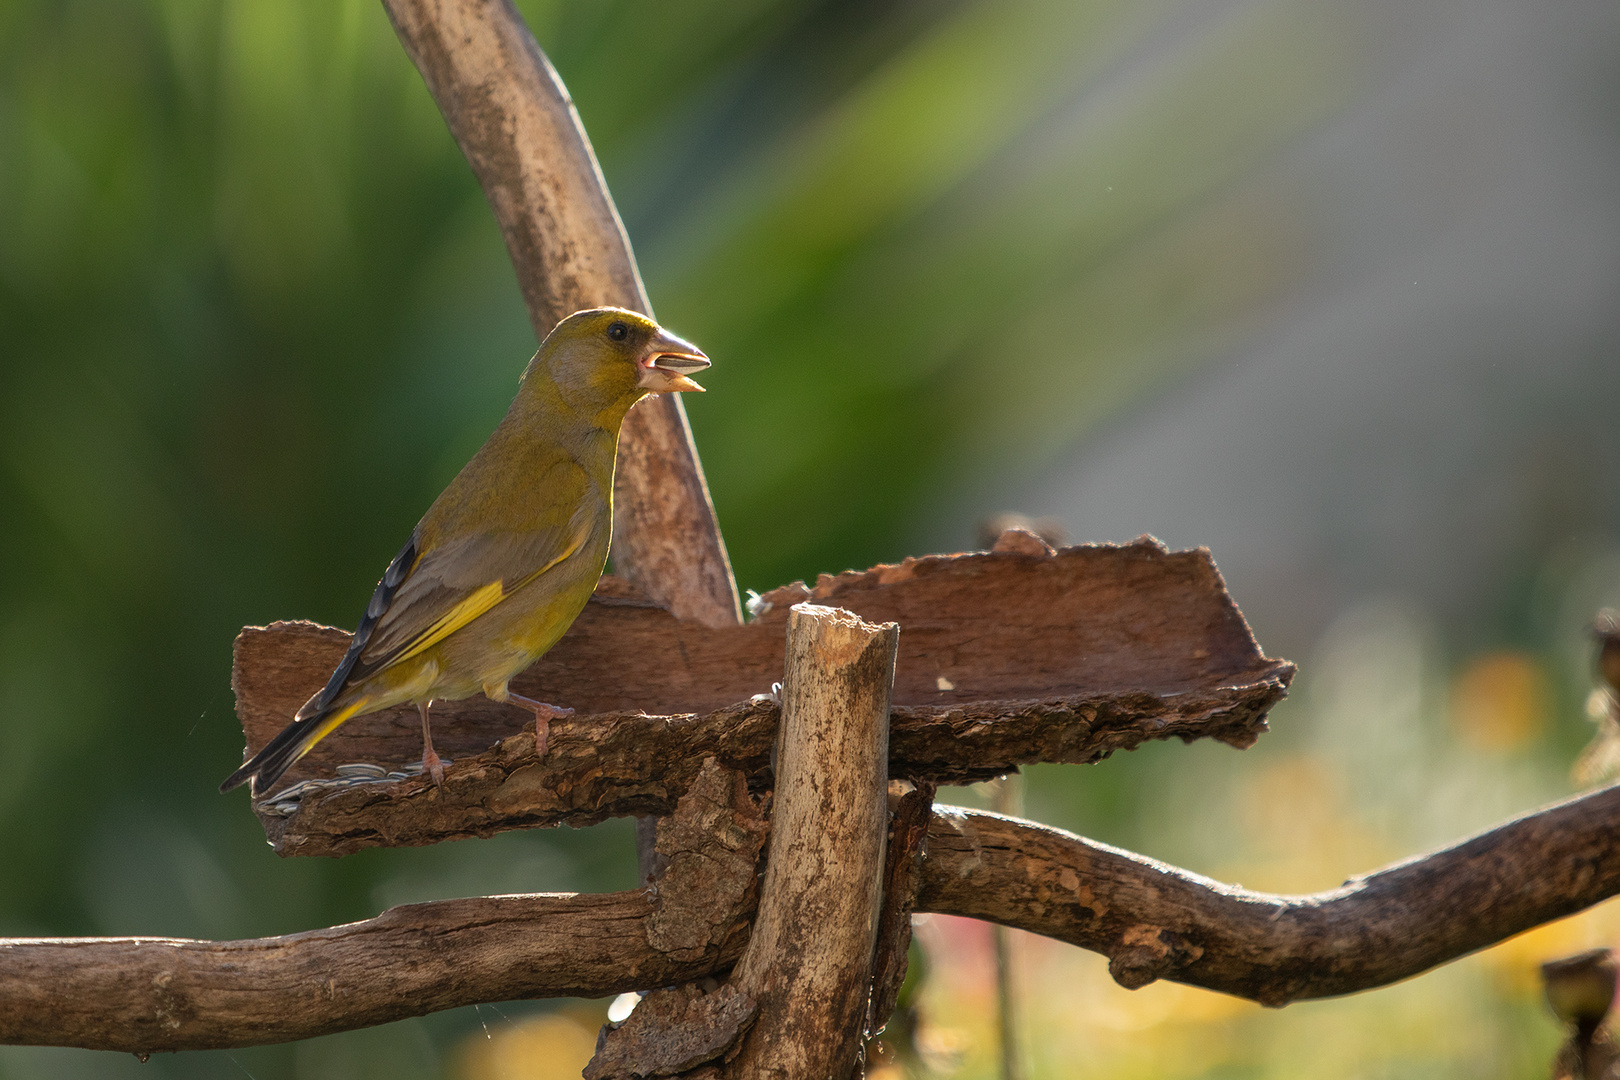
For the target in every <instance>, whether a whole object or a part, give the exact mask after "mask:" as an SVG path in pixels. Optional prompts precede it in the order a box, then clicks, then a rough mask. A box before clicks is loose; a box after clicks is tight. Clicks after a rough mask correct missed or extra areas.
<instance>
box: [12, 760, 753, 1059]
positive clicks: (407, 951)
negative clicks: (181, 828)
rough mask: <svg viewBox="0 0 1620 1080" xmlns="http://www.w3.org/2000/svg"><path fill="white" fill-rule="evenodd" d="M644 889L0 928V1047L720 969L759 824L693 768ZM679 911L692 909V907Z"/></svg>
mask: <svg viewBox="0 0 1620 1080" xmlns="http://www.w3.org/2000/svg"><path fill="white" fill-rule="evenodd" d="M666 831H667V836H668V840H669V842H670V849H669V850H668V851H667V852H666V854H668V855H669V856H670V858H671V866H672V867H675V866H679V865H683V864H687V865H690V864H693V863H697V864H702V865H703V866H704V867H706V868H710V869H711V870H712V872H703V871H701V870H700V871H697V872H690V871H689V872H686V873H682V874H671V875H670V876H669V877H667V878H666V879H665V880H663V881H661V882H660V883H659V887H658V888H657V889H640V890H635V891H631V892H621V893H609V894H605V895H596V896H581V895H578V894H554V895H525V896H493V897H479V898H477V899H468V900H441V901H436V902H434V903H427V904H408V905H404V906H401V907H396V908H390V909H389V910H388V911H386V912H384V913H383V914H382V915H379V916H378V917H377V918H375V919H367V920H365V921H364V922H357V923H349V924H347V925H345V926H334V927H331V928H329V929H325V930H314V931H310V932H308V933H303V934H288V935H286V936H284V937H274V938H261V939H257V940H251V941H187V940H176V939H168V938H65V939H59V940H48V939H0V1043H13V1044H17V1043H22V1044H35V1045H49V1046H81V1047H87V1048H89V1049H93V1050H125V1051H129V1052H131V1053H143V1054H144V1053H153V1052H156V1051H162V1050H187V1049H201V1048H206V1047H230V1046H256V1045H259V1044H262V1043H272V1042H286V1041H289V1040H293V1039H307V1038H310V1037H312V1036H315V1035H324V1034H327V1033H329V1032H334V1031H347V1030H350V1029H352V1028H357V1027H366V1026H368V1025H371V1024H382V1023H387V1022H389V1021H391V1020H399V1019H403V1018H405V1017H408V1016H422V1015H425V1014H427V1013H430V1012H436V1011H438V1010H440V1009H452V1008H456V1007H458V1006H463V1005H471V1004H474V1003H478V1002H487V1001H509V1000H513V999H516V998H531V997H559V996H570V997H604V996H607V995H610V994H620V993H624V992H626V991H629V990H638V989H644V988H646V987H649V986H667V985H669V984H671V983H676V982H683V981H686V980H690V979H695V978H699V977H701V976H703V975H705V974H708V973H709V972H712V971H714V970H715V969H717V968H725V967H729V966H730V965H731V964H732V963H733V962H735V960H736V958H737V956H738V955H739V954H740V953H741V951H742V948H743V946H744V944H746V942H747V940H748V920H749V918H750V917H751V916H752V914H753V908H754V906H755V903H756V902H757V893H756V889H755V884H754V882H755V867H756V865H757V863H758V859H759V854H760V849H761V847H762V846H763V842H764V838H765V835H766V832H767V827H766V825H765V822H764V818H763V816H762V814H761V812H760V808H759V807H758V806H757V805H756V804H755V803H754V801H753V800H752V799H750V798H749V797H748V795H747V792H746V789H745V787H744V785H743V784H742V782H741V777H739V776H737V775H736V774H734V773H729V772H727V771H726V770H724V769H721V768H719V767H718V766H716V765H715V764H714V763H712V762H710V763H708V764H707V765H706V766H705V768H704V769H703V771H702V773H701V775H700V776H699V778H698V780H697V782H696V783H695V784H694V785H693V791H692V794H690V795H689V796H688V797H687V798H685V799H683V800H681V804H680V807H679V809H677V810H676V812H675V814H674V816H673V817H672V818H671V819H670V820H669V821H666V822H665V823H664V829H663V831H661V832H660V841H661V842H662V841H664V840H665V833H666ZM695 913H696V915H695Z"/></svg>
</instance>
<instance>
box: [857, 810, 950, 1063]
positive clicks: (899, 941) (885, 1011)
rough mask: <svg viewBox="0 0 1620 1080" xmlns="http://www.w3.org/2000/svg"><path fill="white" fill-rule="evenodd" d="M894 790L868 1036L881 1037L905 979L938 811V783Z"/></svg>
mask: <svg viewBox="0 0 1620 1080" xmlns="http://www.w3.org/2000/svg"><path fill="white" fill-rule="evenodd" d="M894 787H895V785H894V783H893V782H891V784H890V793H889V839H888V842H887V844H885V845H884V855H883V912H882V914H881V915H880V916H879V918H878V930H877V948H876V950H875V952H874V953H873V956H872V999H871V1002H870V1003H869V1004H868V1006H867V1010H866V1031H865V1036H866V1038H868V1039H873V1038H876V1037H877V1035H878V1033H879V1032H881V1031H882V1030H883V1026H884V1025H885V1024H887V1023H888V1022H889V1016H890V1015H891V1014H892V1013H893V1012H894V1007H895V1004H896V1003H897V1002H898V1001H899V1000H900V985H901V984H902V983H904V982H905V981H906V967H907V955H908V951H909V950H910V948H911V914H912V912H913V911H915V910H916V906H917V885H918V882H919V880H920V879H921V876H922V862H923V854H924V852H925V851H926V850H927V839H928V823H929V820H930V818H931V817H932V816H933V809H934V785H933V784H928V783H924V784H921V785H918V786H915V787H911V788H910V790H902V791H899V792H896V791H895V790H894Z"/></svg>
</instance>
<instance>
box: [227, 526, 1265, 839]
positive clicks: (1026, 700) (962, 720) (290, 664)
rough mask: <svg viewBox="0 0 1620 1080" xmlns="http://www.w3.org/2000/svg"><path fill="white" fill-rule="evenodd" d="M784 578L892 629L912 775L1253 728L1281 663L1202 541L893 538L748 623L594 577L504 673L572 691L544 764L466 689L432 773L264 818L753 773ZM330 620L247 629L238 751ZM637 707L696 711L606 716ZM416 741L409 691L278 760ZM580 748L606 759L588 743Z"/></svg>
mask: <svg viewBox="0 0 1620 1080" xmlns="http://www.w3.org/2000/svg"><path fill="white" fill-rule="evenodd" d="M799 599H810V600H812V601H814V602H817V603H831V604H837V605H839V606H842V607H845V608H847V609H849V610H852V611H854V612H855V613H856V614H858V615H860V616H862V617H863V618H866V619H868V620H870V621H887V620H893V621H898V622H900V623H902V625H905V626H906V627H907V628H908V630H907V633H906V635H904V636H903V637H902V639H901V646H900V658H899V662H898V668H897V673H896V686H895V703H896V708H895V716H894V733H893V740H892V743H891V749H892V750H893V753H894V764H893V767H892V771H893V774H894V775H895V776H903V777H908V778H912V779H932V780H937V781H940V782H962V781H968V780H978V779H986V778H989V777H992V776H996V775H999V774H1001V773H1003V772H1006V771H1007V770H1008V769H1011V768H1015V767H1016V766H1018V765H1020V764H1026V763H1029V762H1033V761H1067V762H1087V761H1096V760H1099V759H1100V758H1103V757H1106V756H1108V754H1110V753H1112V752H1113V751H1115V750H1119V749H1129V748H1131V747H1134V746H1137V745H1139V744H1140V743H1141V742H1142V741H1144V740H1146V739H1154V738H1171V737H1178V738H1181V739H1184V740H1191V739H1194V738H1204V737H1211V738H1217V739H1220V740H1222V741H1225V742H1228V743H1231V744H1233V745H1235V746H1247V745H1249V744H1250V743H1252V742H1253V741H1254V739H1255V738H1257V737H1258V736H1259V734H1260V733H1261V732H1262V731H1263V730H1265V715H1266V712H1267V710H1269V709H1270V708H1271V706H1272V705H1274V704H1275V703H1276V702H1277V701H1278V700H1279V699H1280V698H1281V697H1282V696H1283V695H1284V694H1285V693H1286V689H1287V684H1288V680H1289V679H1290V678H1291V677H1292V675H1293V670H1294V669H1293V665H1291V664H1289V663H1287V662H1286V661H1280V660H1272V659H1269V658H1267V657H1266V656H1264V655H1263V654H1262V653H1261V652H1260V650H1259V647H1258V646H1257V645H1256V644H1255V642H1254V638H1253V636H1252V635H1251V634H1250V633H1249V630H1248V627H1247V626H1246V625H1244V623H1243V619H1242V616H1241V615H1240V614H1239V613H1238V611H1237V608H1236V607H1235V606H1234V605H1233V603H1232V600H1231V598H1230V597H1229V596H1228V595H1227V593H1226V590H1225V587H1224V585H1223V584H1222V582H1221V579H1220V575H1219V573H1218V572H1217V571H1216V570H1215V567H1214V564H1213V563H1212V562H1211V561H1210V559H1209V554H1208V552H1206V551H1203V550H1198V551H1189V552H1176V553H1171V552H1168V551H1166V550H1165V549H1164V548H1163V547H1162V546H1161V545H1159V544H1157V543H1156V542H1153V541H1139V542H1137V543H1134V544H1129V545H1125V546H1120V547H1115V546H1097V547H1078V548H1067V549H1064V550H1063V551H1060V552H1057V553H1056V554H1053V555H1038V556H1036V555H1023V554H1017V553H1000V554H991V553H981V554H975V555H957V556H930V557H928V558H923V559H909V560H907V561H906V562H904V563H900V564H898V565H893V566H879V567H875V568H873V569H872V570H869V571H866V572H864V573H861V574H855V573H848V574H842V575H839V576H838V577H836V578H835V577H823V578H822V580H821V581H820V582H818V583H817V585H816V587H815V588H814V589H807V588H805V587H804V586H802V585H794V586H786V587H784V588H782V589H778V590H775V591H774V592H772V593H769V594H767V596H766V598H765V602H766V604H767V605H768V606H769V610H766V611H764V612H762V614H761V615H760V616H759V617H758V618H756V619H755V620H754V621H753V622H751V623H749V624H748V625H747V626H743V627H733V628H729V629H720V630H716V629H710V628H707V627H704V626H700V625H697V624H694V623H690V622H682V621H680V620H677V619H676V618H674V617H673V616H672V615H671V614H670V613H669V612H667V611H665V610H663V609H661V608H659V607H657V606H655V605H653V604H652V603H651V602H650V601H648V600H647V599H646V597H645V596H644V595H643V594H642V593H640V592H639V591H638V590H636V589H634V588H633V587H631V586H629V585H627V584H625V583H624V582H622V581H618V580H616V579H611V578H604V579H603V583H602V585H601V587H600V588H599V589H598V590H597V594H596V596H595V598H594V599H593V600H592V602H591V603H590V604H589V605H587V607H586V610H585V613H584V614H583V615H581V616H580V618H579V619H578V620H577V621H576V622H575V624H574V625H573V627H572V628H570V630H569V632H568V634H567V635H566V636H565V637H564V638H563V640H562V641H561V642H560V643H558V645H557V647H556V648H554V649H553V650H552V651H551V652H550V653H548V654H547V655H546V656H545V657H543V658H542V659H541V661H540V662H539V663H538V664H536V665H535V666H534V667H532V668H530V669H529V670H528V671H527V672H525V673H524V674H523V675H521V676H519V677H518V679H517V680H516V681H515V683H514V689H515V690H516V691H517V692H518V693H522V694H526V695H529V696H533V697H539V698H541V699H543V700H548V701H554V702H557V703H559V704H566V705H571V706H573V707H575V708H576V709H578V710H579V712H580V714H581V715H579V716H575V717H572V718H570V719H568V720H559V721H555V722H554V724H553V727H552V731H553V739H552V749H551V751H550V752H549V753H548V755H547V759H546V762H545V763H544V764H536V763H534V762H533V761H532V759H530V760H525V759H524V758H523V754H522V747H521V746H519V745H516V744H513V743H512V742H511V740H510V739H509V738H506V737H508V736H512V735H514V734H515V732H516V730H517V726H518V725H519V724H521V723H522V720H521V717H522V715H523V714H522V712H521V711H520V710H518V709H516V708H513V707H509V706H503V705H497V704H495V703H493V702H490V701H486V700H484V699H483V698H472V699H468V700H466V701H461V702H447V703H440V704H436V705H435V706H434V731H435V743H436V744H437V746H438V749H439V751H440V753H441V754H443V755H444V756H445V757H447V758H451V759H454V760H453V762H452V764H451V765H450V769H449V772H448V774H447V776H448V780H447V783H446V786H445V787H444V788H443V789H436V793H434V794H432V795H431V796H429V795H428V794H427V793H426V791H425V790H424V789H425V784H423V783H416V782H414V781H413V782H408V783H405V784H400V785H389V784H371V785H366V788H365V792H364V794H360V793H358V792H357V791H354V792H347V793H342V794H335V795H334V794H330V793H329V794H327V795H323V796H321V797H318V798H309V797H307V796H306V798H305V799H304V800H303V802H302V804H301V808H300V810H299V812H298V814H297V816H296V817H294V818H291V819H289V818H288V817H287V816H286V815H285V814H282V813H280V812H279V811H274V810H273V808H274V807H275V806H276V805H277V799H278V797H279V796H278V795H277V793H276V792H272V793H271V798H270V799H269V800H268V802H266V803H262V804H261V806H263V807H269V808H272V810H271V811H270V812H268V813H265V814H263V815H262V816H263V817H264V820H265V823H266V827H267V829H269V830H270V831H271V833H272V836H273V839H274V841H275V843H276V845H277V849H278V850H280V851H283V852H284V853H288V854H292V853H303V854H341V853H344V852H347V851H352V850H356V849H357V848H358V847H363V846H371V845H375V844H422V843H432V842H434V841H436V840H439V839H449V838H453V837H457V836H470V835H488V834H489V833H492V832H495V831H499V830H500V829H503V828H515V827H526V826H533V825H542V824H548V823H557V822H559V821H567V822H569V823H571V824H582V823H585V822H588V821H591V820H600V819H601V818H602V817H605V816H608V815H609V814H621V813H657V812H663V811H664V810H667V808H668V806H669V805H671V800H672V799H673V798H675V797H677V796H678V795H679V794H680V792H681V791H682V790H684V783H685V779H684V778H689V776H690V772H689V770H690V769H693V768H695V767H696V763H697V762H698V761H701V760H702V757H703V756H704V755H705V754H709V753H714V754H716V755H717V756H719V757H721V758H722V760H725V761H726V762H727V763H728V764H729V765H730V766H731V767H733V768H740V769H744V770H745V771H749V772H750V773H751V774H753V775H759V773H760V772H761V770H763V768H764V763H765V759H766V757H767V756H768V753H769V747H770V743H771V740H772V739H773V738H774V715H775V714H774V709H773V708H772V707H771V706H769V705H768V703H766V704H760V703H757V702H756V703H754V704H737V703H746V702H748V700H749V698H750V696H751V695H757V694H760V693H762V692H764V691H766V690H768V689H769V687H770V685H771V683H772V682H773V681H775V680H776V679H777V678H779V675H778V674H777V673H778V672H780V671H781V664H782V659H783V654H782V640H783V636H782V635H783V633H784V629H785V620H786V609H787V607H788V605H789V604H790V603H792V602H794V601H796V600H799ZM347 643H348V635H347V634H345V633H343V632H342V631H339V630H333V629H330V628H327V627H318V626H315V625H313V624H310V623H277V624H275V625H273V626H271V627H267V628H249V629H247V630H244V631H243V632H242V634H241V636H240V637H239V638H238V639H237V644H236V666H235V670H234V673H233V678H232V685H233V687H234V688H235V690H236V695H237V712H238V715H239V716H240V717H241V718H242V722H243V728H244V731H245V733H246V736H247V742H248V745H249V749H250V752H251V751H252V750H256V749H257V748H258V747H260V746H262V745H263V744H264V742H266V741H267V740H268V739H270V738H271V737H273V736H274V735H275V733H276V732H278V731H280V730H281V728H282V727H283V726H284V725H285V724H286V722H287V720H288V719H289V718H290V717H291V716H292V714H293V712H295V711H296V710H297V708H298V706H300V705H302V704H303V702H304V701H305V699H307V697H308V696H309V694H310V693H311V692H313V691H314V690H315V689H318V688H319V687H320V686H321V685H322V684H323V682H324V681H325V679H326V677H327V675H328V674H329V673H330V671H331V669H332V667H333V666H334V665H335V664H336V663H337V661H338V659H339V658H340V657H341V656H342V654H343V650H344V649H345V648H346V647H347ZM627 657H635V658H640V659H639V660H638V661H637V662H638V663H643V664H651V665H653V666H654V667H655V670H656V677H647V678H641V679H631V678H626V677H625V674H626V671H625V668H626V663H627V661H626V658H627ZM637 710H645V711H648V712H651V713H654V714H666V713H681V714H684V713H687V712H688V711H690V712H694V713H698V714H699V716H697V717H689V716H685V715H677V716H673V717H671V716H662V715H654V716H652V717H643V716H623V715H618V714H619V713H621V712H626V711H628V712H635V711H637ZM610 714H612V715H610ZM503 738H504V739H505V740H506V741H504V742H502V740H503ZM492 744H495V749H493V750H491V749H489V748H490V747H491V746H492ZM528 745H529V746H530V747H532V741H531V742H530V743H529V744H528ZM421 752H422V742H421V725H420V721H419V720H418V718H417V716H416V713H415V711H414V710H393V711H390V712H384V713H378V714H375V715H372V716H365V717H359V718H357V719H355V720H352V721H350V722H349V723H347V724H345V725H343V726H342V727H341V728H339V729H338V730H337V731H336V732H335V733H333V734H332V735H331V736H329V737H328V738H327V739H325V740H324V741H323V742H321V743H320V744H319V745H317V746H316V748H315V749H314V751H313V752H311V753H310V754H309V756H308V757H306V758H305V759H304V760H303V761H300V762H299V763H298V764H297V765H296V766H294V768H293V769H292V770H290V771H289V773H288V779H287V783H288V784H294V783H298V782H300V781H303V780H306V779H309V778H312V777H323V776H324V777H330V776H332V775H333V774H334V772H335V771H336V768H337V766H338V765H339V764H340V763H342V762H373V763H377V764H378V765H380V766H382V767H383V768H384V770H387V769H398V768H399V767H400V766H401V765H403V763H405V762H413V761H415V760H417V759H419V758H420V756H421ZM596 754H609V755H613V760H611V761H607V762H602V763H597V762H596V761H595V759H594V758H593V756H592V755H596ZM514 771H518V772H521V773H522V776H521V777H520V778H517V779H514V778H513V773H514ZM379 775H381V774H379ZM458 777H459V779H458ZM683 777H684V778H683ZM283 790H284V789H283ZM334 799H335V800H336V801H335V802H334V801H333V800H334ZM364 815H373V816H371V817H365V816H364Z"/></svg>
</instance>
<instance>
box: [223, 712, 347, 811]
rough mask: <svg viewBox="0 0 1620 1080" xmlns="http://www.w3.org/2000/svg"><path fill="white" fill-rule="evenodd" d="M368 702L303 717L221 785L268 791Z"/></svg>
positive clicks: (224, 789)
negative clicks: (245, 784) (247, 786)
mask: <svg viewBox="0 0 1620 1080" xmlns="http://www.w3.org/2000/svg"><path fill="white" fill-rule="evenodd" d="M365 706H366V700H365V699H364V698H362V699H361V700H359V701H355V702H351V703H350V704H348V705H344V706H342V707H341V708H330V707H329V708H327V709H324V710H322V711H320V712H317V713H314V714H312V715H310V716H305V717H300V718H298V719H297V720H294V721H293V722H292V723H290V724H288V725H287V726H286V727H284V728H282V729H281V733H280V734H278V735H277V736H276V737H275V738H273V739H271V740H270V741H269V742H267V743H265V744H264V747H263V748H262V749H261V750H260V751H259V752H258V753H257V754H254V755H253V756H252V757H251V758H249V759H248V760H247V761H244V762H243V763H242V767H241V768H240V769H237V770H236V771H235V772H233V773H231V775H230V776H228V777H226V778H225V782H224V783H223V784H221V785H219V790H220V791H221V792H222V793H223V792H226V791H229V790H231V789H232V788H234V787H238V786H240V785H241V784H243V783H245V782H246V781H248V780H252V781H253V792H254V794H255V795H257V794H258V793H259V792H261V791H268V790H270V787H271V786H272V785H273V784H274V783H275V782H276V781H277V780H279V779H281V774H282V773H284V772H286V771H287V770H288V769H290V768H292V766H293V763H294V762H296V761H297V760H298V759H299V758H301V757H303V756H304V755H305V754H307V753H309V752H310V751H311V750H313V749H314V748H315V744H316V743H318V742H320V741H321V740H322V739H324V738H326V737H327V736H328V735H330V734H332V732H334V731H336V730H337V728H338V725H339V724H342V723H343V722H344V721H345V720H348V719H349V718H350V717H352V716H355V715H356V714H358V713H359V712H360V711H361V710H362V709H364V708H365Z"/></svg>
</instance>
